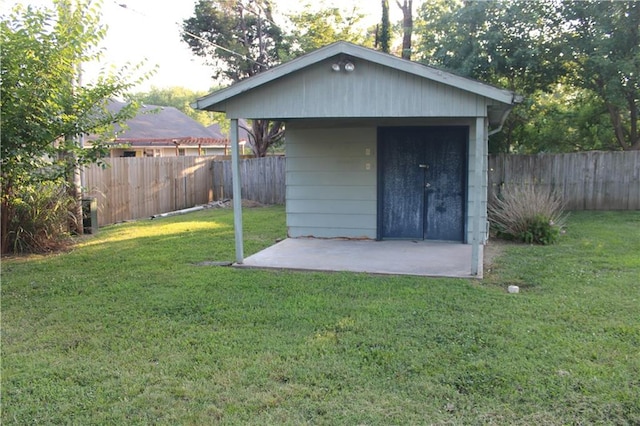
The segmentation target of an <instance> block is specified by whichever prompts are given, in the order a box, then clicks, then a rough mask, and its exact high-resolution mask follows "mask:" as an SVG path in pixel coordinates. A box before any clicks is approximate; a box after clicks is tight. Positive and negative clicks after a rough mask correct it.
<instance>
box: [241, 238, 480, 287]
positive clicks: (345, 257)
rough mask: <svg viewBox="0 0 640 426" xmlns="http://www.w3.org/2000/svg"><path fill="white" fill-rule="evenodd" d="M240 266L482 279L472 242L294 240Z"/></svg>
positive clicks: (276, 246)
mask: <svg viewBox="0 0 640 426" xmlns="http://www.w3.org/2000/svg"><path fill="white" fill-rule="evenodd" d="M480 249H481V250H482V246H480ZM480 255H481V256H482V251H481V252H480ZM234 266H238V267H250V268H276V269H296V270H312V271H350V272H366V273H371V274H392V275H418V276H432V277H458V278H482V271H480V274H479V275H477V276H476V275H471V245H470V244H460V243H448V242H432V241H408V240H393V241H372V240H342V239H315V238H288V239H286V240H283V241H281V242H279V243H277V244H275V245H273V246H271V247H269V248H267V249H265V250H262V251H261V252H258V253H256V254H254V255H252V256H249V257H247V258H246V259H245V260H244V263H243V264H235V265H234Z"/></svg>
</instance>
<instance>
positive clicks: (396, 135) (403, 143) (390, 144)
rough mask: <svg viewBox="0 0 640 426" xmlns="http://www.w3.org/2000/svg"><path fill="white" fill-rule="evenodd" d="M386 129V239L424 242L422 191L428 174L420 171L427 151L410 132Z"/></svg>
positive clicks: (384, 228) (383, 228) (384, 160)
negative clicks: (421, 240) (420, 164)
mask: <svg viewBox="0 0 640 426" xmlns="http://www.w3.org/2000/svg"><path fill="white" fill-rule="evenodd" d="M389 130H393V129H382V133H381V135H382V138H383V140H384V141H385V142H384V143H383V144H382V145H381V148H382V151H378V152H379V154H378V155H381V157H380V158H381V160H382V163H381V165H382V169H383V170H384V178H383V179H382V192H383V194H384V199H385V202H384V207H383V215H382V238H410V239H412V238H420V239H422V235H423V234H424V229H423V228H424V208H423V203H424V201H423V198H424V195H423V194H422V187H423V182H424V172H423V171H422V170H421V169H420V168H419V167H418V161H419V159H420V157H421V156H422V155H423V151H424V147H423V146H422V145H421V144H419V143H416V141H415V135H413V134H412V132H408V131H389Z"/></svg>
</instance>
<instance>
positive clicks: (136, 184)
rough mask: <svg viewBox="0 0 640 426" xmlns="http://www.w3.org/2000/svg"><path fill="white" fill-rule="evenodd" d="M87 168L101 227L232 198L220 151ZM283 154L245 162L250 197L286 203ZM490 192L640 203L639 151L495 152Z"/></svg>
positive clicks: (613, 205)
mask: <svg viewBox="0 0 640 426" xmlns="http://www.w3.org/2000/svg"><path fill="white" fill-rule="evenodd" d="M107 163H108V165H109V166H108V167H107V168H105V169H102V168H100V167H99V166H97V165H92V166H89V167H87V168H86V169H85V172H84V181H85V184H84V185H85V188H86V194H87V195H88V196H93V197H96V198H97V201H98V222H99V225H100V226H104V225H107V224H111V223H117V222H122V221H126V220H133V219H139V218H144V217H150V216H152V215H155V214H159V213H166V212H169V211H173V210H179V209H183V208H188V207H193V206H195V205H199V204H206V203H208V202H210V201H213V200H221V199H226V198H231V197H232V195H233V194H232V185H231V183H232V182H231V178H232V175H231V161H229V160H225V161H220V160H218V159H216V158H214V157H196V156H191V157H189V156H185V157H159V158H111V159H108V160H107ZM285 163H286V160H285V158H284V157H266V158H252V159H245V160H241V161H240V177H241V184H242V185H241V190H242V197H243V199H247V200H253V201H257V202H260V203H263V204H284V203H285V175H286V173H285V169H286V167H285ZM489 170H490V172H489V192H490V193H491V194H497V193H498V192H499V191H500V189H501V188H502V187H503V186H505V185H535V186H537V187H540V188H544V189H549V190H554V191H556V192H557V193H558V194H560V195H561V196H562V197H563V198H564V200H565V203H566V206H567V209H569V210H640V151H627V152H581V153H570V154H537V155H508V154H500V155H492V156H490V157H489Z"/></svg>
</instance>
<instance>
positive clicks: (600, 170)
mask: <svg viewBox="0 0 640 426" xmlns="http://www.w3.org/2000/svg"><path fill="white" fill-rule="evenodd" d="M639 169H640V151H625V152H599V151H592V152H579V153H570V154H536V155H510V154H499V155H492V156H490V157H489V170H490V173H489V191H490V194H491V195H496V194H498V193H499V191H500V189H501V188H502V187H504V186H509V185H535V186H537V187H538V188H543V189H550V190H554V191H556V192H557V193H558V194H559V195H561V196H562V198H563V199H564V201H565V204H566V206H567V209H569V210H640V171H639Z"/></svg>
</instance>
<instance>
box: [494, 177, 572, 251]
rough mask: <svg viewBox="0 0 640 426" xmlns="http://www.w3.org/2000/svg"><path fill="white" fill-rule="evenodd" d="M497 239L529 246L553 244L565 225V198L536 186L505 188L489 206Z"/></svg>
mask: <svg viewBox="0 0 640 426" xmlns="http://www.w3.org/2000/svg"><path fill="white" fill-rule="evenodd" d="M488 213H489V221H490V223H491V225H492V226H493V228H494V229H495V230H496V232H497V235H498V237H504V238H507V239H513V240H517V241H521V242H525V243H529V244H553V243H555V242H557V240H558V238H559V237H560V233H561V230H562V228H563V226H564V222H565V214H564V206H563V202H562V199H561V198H560V197H558V196H557V195H556V194H555V193H553V192H552V191H544V190H541V189H536V187H535V186H534V185H526V186H512V187H505V188H503V190H502V191H501V193H500V194H499V196H496V197H493V198H492V199H491V200H490V202H489V206H488Z"/></svg>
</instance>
